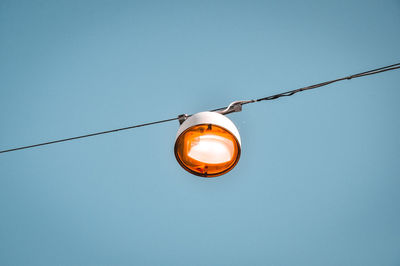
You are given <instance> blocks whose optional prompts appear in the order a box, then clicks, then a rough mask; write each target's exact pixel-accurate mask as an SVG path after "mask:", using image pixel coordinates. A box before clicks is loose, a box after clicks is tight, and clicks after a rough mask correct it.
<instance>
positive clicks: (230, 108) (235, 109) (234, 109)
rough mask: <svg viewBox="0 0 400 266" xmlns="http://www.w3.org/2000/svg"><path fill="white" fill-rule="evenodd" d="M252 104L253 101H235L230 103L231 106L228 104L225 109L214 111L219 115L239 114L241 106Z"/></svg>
mask: <svg viewBox="0 0 400 266" xmlns="http://www.w3.org/2000/svg"><path fill="white" fill-rule="evenodd" d="M252 102H255V101H254V100H250V101H235V102H232V103H231V104H229V105H228V107H226V109H224V110H220V111H216V112H217V113H220V114H221V115H226V114H230V113H235V112H240V111H242V105H243V104H247V103H252Z"/></svg>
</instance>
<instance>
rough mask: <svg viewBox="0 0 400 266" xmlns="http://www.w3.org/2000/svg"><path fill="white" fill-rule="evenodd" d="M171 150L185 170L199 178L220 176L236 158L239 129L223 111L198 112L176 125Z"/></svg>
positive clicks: (228, 169) (229, 168)
mask: <svg viewBox="0 0 400 266" xmlns="http://www.w3.org/2000/svg"><path fill="white" fill-rule="evenodd" d="M174 151H175V157H176V159H177V161H178V162H179V164H180V165H181V166H182V167H183V168H184V169H185V170H187V171H188V172H190V173H192V174H194V175H198V176H202V177H215V176H220V175H223V174H225V173H227V172H229V171H230V170H232V168H233V167H235V165H236V164H237V162H238V161H239V158H240V152H241V141H240V135H239V131H238V130H237V128H236V126H235V125H234V124H233V122H232V121H231V120H229V119H228V118H227V117H226V116H224V115H222V114H219V113H215V112H201V113H197V114H194V115H192V116H190V117H189V118H187V119H186V120H185V121H184V122H183V123H182V125H181V126H180V127H179V130H178V133H177V134H176V139H175V148H174Z"/></svg>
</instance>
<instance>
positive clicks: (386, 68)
mask: <svg viewBox="0 0 400 266" xmlns="http://www.w3.org/2000/svg"><path fill="white" fill-rule="evenodd" d="M399 68H400V63H397V64H393V65H389V66H384V67H380V68H376V69H372V70H368V71H365V72H361V73H357V74H353V75H349V76H345V77H342V78H338V79H334V80H330V81H325V82H321V83H317V84H314V85H310V86H306V87H302V88H299V89H295V90H290V91H286V92H282V93H278V94H275V95H271V96H267V97H263V98H258V99H253V100H248V101H238V102H234V103H239V104H240V105H245V104H250V103H256V102H261V101H270V100H275V99H278V98H281V97H287V96H292V95H294V94H296V93H298V92H301V91H306V90H312V89H316V88H319V87H323V86H327V85H329V84H332V83H335V82H339V81H343V80H351V79H355V78H360V77H364V76H369V75H374V74H378V73H382V72H386V71H390V70H395V69H399ZM231 106H232V104H230V105H229V106H225V107H221V108H217V109H214V110H210V111H211V112H216V111H221V110H228V109H229V108H230V107H231ZM189 116H191V115H187V117H189ZM179 119H180V116H177V117H174V118H169V119H164V120H159V121H154V122H148V123H143V124H138V125H133V126H128V127H122V128H117V129H112V130H106V131H101V132H95V133H90V134H86V135H81V136H76V137H71V138H64V139H59V140H54V141H48V142H43V143H39V144H34V145H28V146H22V147H17V148H12V149H7V150H0V153H6V152H12V151H17V150H24V149H30V148H34V147H39V146H44V145H50V144H54V143H60V142H65V141H71V140H76V139H82V138H88V137H93V136H98V135H103V134H109V133H114V132H118V131H123V130H128V129H134V128H138V127H145V126H150V125H154V124H160V123H166V122H170V121H174V120H179Z"/></svg>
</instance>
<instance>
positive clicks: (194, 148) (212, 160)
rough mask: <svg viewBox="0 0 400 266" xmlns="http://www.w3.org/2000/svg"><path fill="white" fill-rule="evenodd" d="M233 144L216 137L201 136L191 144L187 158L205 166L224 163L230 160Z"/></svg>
mask: <svg viewBox="0 0 400 266" xmlns="http://www.w3.org/2000/svg"><path fill="white" fill-rule="evenodd" d="M233 154H234V143H233V142H232V141H231V140H229V139H226V138H223V137H220V136H217V135H203V136H199V137H198V138H197V141H195V142H193V143H192V144H191V147H190V150H189V153H188V156H189V157H191V158H193V159H195V160H197V161H201V162H204V163H207V164H219V163H226V162H229V161H231V160H232V157H233Z"/></svg>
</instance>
